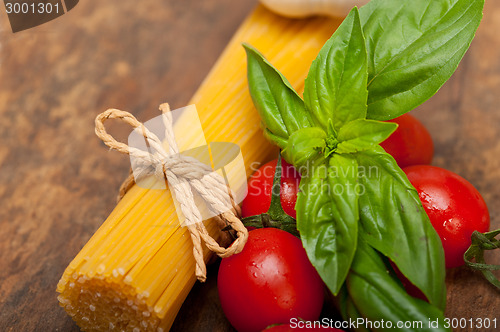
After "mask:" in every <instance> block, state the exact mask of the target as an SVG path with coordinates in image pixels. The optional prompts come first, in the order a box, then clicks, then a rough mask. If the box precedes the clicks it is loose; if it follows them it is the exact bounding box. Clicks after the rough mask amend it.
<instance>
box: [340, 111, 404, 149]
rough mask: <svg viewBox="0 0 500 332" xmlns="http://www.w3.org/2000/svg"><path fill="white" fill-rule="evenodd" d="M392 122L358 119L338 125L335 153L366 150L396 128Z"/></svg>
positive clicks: (383, 139)
mask: <svg viewBox="0 0 500 332" xmlns="http://www.w3.org/2000/svg"><path fill="white" fill-rule="evenodd" d="M397 127H398V125H397V124H396V123H393V122H381V121H375V120H366V119H358V120H354V121H351V122H349V123H347V124H345V125H343V126H342V127H340V130H339V134H338V136H337V139H338V141H339V142H340V143H339V144H338V145H337V151H336V152H337V153H354V152H358V151H364V150H368V149H370V148H373V147H374V146H375V145H377V144H379V143H382V142H383V141H385V140H386V139H387V138H388V137H389V136H390V135H391V134H392V133H393V132H394V130H396V128H397Z"/></svg>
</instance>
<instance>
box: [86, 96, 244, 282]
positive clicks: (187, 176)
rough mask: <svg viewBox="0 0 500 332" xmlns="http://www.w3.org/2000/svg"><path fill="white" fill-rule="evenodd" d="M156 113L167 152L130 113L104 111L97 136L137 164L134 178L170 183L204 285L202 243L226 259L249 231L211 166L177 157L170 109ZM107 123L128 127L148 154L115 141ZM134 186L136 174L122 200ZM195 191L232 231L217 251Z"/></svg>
mask: <svg viewBox="0 0 500 332" xmlns="http://www.w3.org/2000/svg"><path fill="white" fill-rule="evenodd" d="M160 111H161V112H162V121H163V125H164V127H165V141H166V143H167V144H168V150H169V151H168V152H167V151H166V150H165V148H164V145H163V142H162V141H161V140H160V139H159V138H158V136H157V135H156V134H154V133H153V132H151V131H150V130H149V129H148V128H146V127H145V126H144V125H143V124H142V123H141V122H139V121H138V120H137V119H136V118H135V117H134V116H133V115H132V114H130V113H128V112H124V111H120V110H117V109H108V110H107V111H105V112H103V113H101V114H99V115H98V116H97V117H96V119H95V133H96V135H97V136H98V137H99V138H100V139H101V140H102V141H103V142H104V144H106V145H107V146H108V147H109V148H111V149H113V150H116V151H118V152H121V153H124V154H128V155H130V156H132V157H134V158H133V160H134V163H135V165H133V166H134V170H135V172H136V176H137V174H139V175H140V174H142V175H149V174H154V176H155V177H156V178H157V179H159V180H161V181H167V182H168V183H169V185H170V188H171V190H172V191H173V192H174V195H175V198H176V200H177V202H178V203H179V205H180V208H181V211H182V213H183V214H184V216H185V218H186V221H185V226H186V227H187V228H188V230H189V233H190V235H191V240H192V242H193V256H194V258H195V261H196V277H197V278H198V280H200V281H202V282H203V281H205V280H206V273H207V271H206V266H205V262H204V260H203V249H202V246H201V242H202V240H203V242H204V243H205V245H206V246H207V248H208V249H209V250H211V251H213V252H215V253H216V254H217V255H219V256H220V257H223V258H224V257H228V256H231V255H233V254H237V253H239V252H241V250H243V247H244V245H245V243H246V241H247V239H248V231H247V229H246V228H245V226H244V225H243V224H242V222H241V220H240V219H239V218H238V215H239V207H238V206H237V205H236V204H235V202H234V201H233V200H232V196H231V193H230V188H228V186H227V185H226V183H225V181H224V179H223V178H222V177H221V176H220V175H219V174H217V173H216V172H214V171H213V170H212V168H211V167H209V166H208V165H205V164H203V163H202V162H200V161H198V160H197V159H196V158H192V157H188V156H183V155H181V154H179V149H178V146H177V143H176V140H175V136H174V130H173V121H172V114H171V112H170V107H169V105H168V104H162V105H160ZM108 119H119V120H121V121H123V122H125V123H127V124H129V125H130V126H132V127H133V129H134V131H136V132H137V133H138V134H140V135H142V136H143V137H144V139H145V140H146V143H147V145H148V151H144V150H141V149H138V148H135V147H132V146H128V145H127V144H125V143H122V142H118V141H117V140H115V139H114V138H113V136H111V135H110V134H108V133H107V132H106V128H105V126H104V122H105V121H106V120H108ZM134 183H135V181H134V175H133V174H132V172H131V174H130V175H129V177H128V178H127V180H125V182H124V183H123V184H122V187H121V188H120V194H119V198H121V197H123V196H124V195H125V193H126V192H127V190H128V189H130V188H131V187H132V186H133V185H134ZM193 192H196V193H197V194H198V195H200V196H201V197H202V198H203V200H204V201H205V203H206V204H207V206H208V208H209V209H210V210H211V211H212V212H213V213H214V214H216V215H217V217H216V218H217V219H218V220H219V222H220V223H221V224H223V225H224V226H226V225H230V226H231V228H232V229H233V230H234V231H236V239H235V241H234V242H233V243H232V244H231V245H230V246H229V247H228V248H224V247H221V246H220V245H219V244H218V243H217V241H215V240H214V239H213V238H212V237H211V236H210V234H209V233H208V231H207V229H206V228H205V225H204V224H203V222H202V216H201V213H200V211H199V210H198V207H197V206H196V203H195V201H194V196H193ZM228 207H230V208H228ZM231 207H232V208H231ZM222 211H224V212H222Z"/></svg>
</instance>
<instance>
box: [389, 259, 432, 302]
mask: <svg viewBox="0 0 500 332" xmlns="http://www.w3.org/2000/svg"><path fill="white" fill-rule="evenodd" d="M390 263H391V266H392V268H393V270H394V273H396V276H397V277H398V279H399V280H400V281H401V284H403V287H404V288H405V290H406V292H407V293H408V294H409V295H411V296H413V297H416V298H417V299H421V300H424V301H427V297H426V296H425V295H424V293H422V291H421V290H420V289H419V288H418V287H417V286H415V285H414V284H412V283H411V281H410V280H408V278H406V277H405V275H404V274H403V273H402V272H401V271H400V270H399V269H398V267H397V266H396V264H394V262H392V261H391V262H390Z"/></svg>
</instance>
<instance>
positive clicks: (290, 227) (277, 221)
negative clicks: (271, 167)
mask: <svg viewBox="0 0 500 332" xmlns="http://www.w3.org/2000/svg"><path fill="white" fill-rule="evenodd" d="M281 164H282V163H281V153H280V154H279V155H278V163H277V164H276V170H275V171H274V178H273V187H272V189H271V205H270V207H269V210H267V212H265V213H261V214H258V215H255V216H249V217H246V218H242V219H241V221H242V222H243V224H244V225H245V226H246V227H256V228H265V227H274V228H279V229H281V230H284V231H287V232H288V233H291V234H293V235H295V236H299V232H298V231H297V222H296V220H295V218H293V217H291V216H289V215H288V214H286V212H285V211H284V210H283V207H282V206H281V196H280V192H281V172H282V168H283V167H282V165H281Z"/></svg>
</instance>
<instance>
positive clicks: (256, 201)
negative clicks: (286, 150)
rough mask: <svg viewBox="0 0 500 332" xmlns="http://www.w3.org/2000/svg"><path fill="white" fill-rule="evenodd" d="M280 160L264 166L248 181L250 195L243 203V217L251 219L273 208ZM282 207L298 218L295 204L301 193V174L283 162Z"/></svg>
mask: <svg viewBox="0 0 500 332" xmlns="http://www.w3.org/2000/svg"><path fill="white" fill-rule="evenodd" d="M277 163H278V160H277V159H276V160H273V161H270V162H268V163H267V164H264V165H263V166H262V167H260V168H259V169H258V170H257V172H255V173H254V174H253V175H252V176H251V177H250V180H249V181H248V194H247V196H246V197H245V199H244V200H243V202H242V205H241V213H242V216H243V217H250V216H254V215H257V214H261V213H265V212H267V210H269V207H270V206H271V193H272V188H273V179H274V173H275V170H276V165H277ZM281 165H282V170H281V190H280V198H281V206H282V207H283V210H284V211H285V213H286V214H288V215H289V216H291V217H293V218H297V212H295V203H296V202H297V192H298V191H299V183H300V174H299V172H297V170H296V169H295V167H293V166H292V165H290V164H289V163H287V162H286V161H284V160H283V159H282V160H281Z"/></svg>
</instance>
